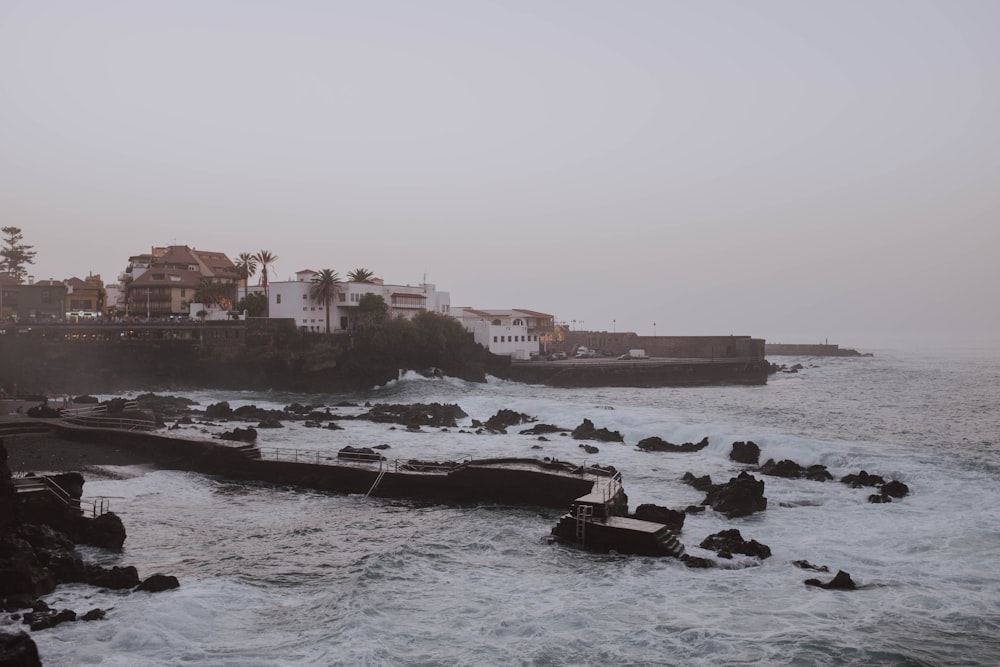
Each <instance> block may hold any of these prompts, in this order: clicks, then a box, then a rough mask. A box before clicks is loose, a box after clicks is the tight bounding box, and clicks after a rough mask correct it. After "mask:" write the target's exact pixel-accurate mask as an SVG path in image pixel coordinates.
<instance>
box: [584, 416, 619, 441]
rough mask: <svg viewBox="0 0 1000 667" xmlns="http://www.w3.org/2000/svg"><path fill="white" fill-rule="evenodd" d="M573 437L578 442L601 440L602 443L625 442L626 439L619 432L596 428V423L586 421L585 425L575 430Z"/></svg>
mask: <svg viewBox="0 0 1000 667" xmlns="http://www.w3.org/2000/svg"><path fill="white" fill-rule="evenodd" d="M573 437H574V438H575V439H576V440H599V441H601V442H625V438H624V437H622V434H621V433H619V432H618V431H609V430H608V429H606V428H600V429H599V428H595V427H594V422H592V421H590V420H589V419H584V420H583V423H581V424H580V425H579V426H577V427H576V428H575V429H573Z"/></svg>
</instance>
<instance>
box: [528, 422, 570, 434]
mask: <svg viewBox="0 0 1000 667" xmlns="http://www.w3.org/2000/svg"><path fill="white" fill-rule="evenodd" d="M568 430H569V429H566V428H561V427H559V426H553V425H552V424H535V425H534V426H532V427H531V428H526V429H524V430H523V431H519V433H520V434H521V435H545V434H546V433H558V432H559V431H568Z"/></svg>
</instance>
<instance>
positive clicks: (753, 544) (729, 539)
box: [698, 528, 771, 560]
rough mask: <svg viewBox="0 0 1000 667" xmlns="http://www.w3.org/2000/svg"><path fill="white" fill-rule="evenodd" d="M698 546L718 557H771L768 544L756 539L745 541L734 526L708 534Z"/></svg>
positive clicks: (763, 558)
mask: <svg viewBox="0 0 1000 667" xmlns="http://www.w3.org/2000/svg"><path fill="white" fill-rule="evenodd" d="M698 546H700V547H701V548H702V549H709V550H711V551H714V552H715V553H717V554H719V558H726V559H730V558H732V557H733V554H743V555H744V556H753V557H755V558H759V559H760V560H765V559H767V558H770V557H771V548H770V547H769V546H767V545H766V544H761V543H760V542H758V541H757V540H750V541H749V542H748V541H746V540H745V539H743V535H742V534H740V531H739V530H737V529H736V528H731V529H729V530H723V531H720V532H718V533H714V534H712V535H709V536H708V537H706V538H705V539H704V540H702V542H701V544H700V545H698Z"/></svg>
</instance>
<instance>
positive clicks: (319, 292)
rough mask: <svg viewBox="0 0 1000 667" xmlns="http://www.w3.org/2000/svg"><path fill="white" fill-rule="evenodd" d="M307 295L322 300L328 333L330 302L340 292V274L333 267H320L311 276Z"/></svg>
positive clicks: (328, 331)
mask: <svg viewBox="0 0 1000 667" xmlns="http://www.w3.org/2000/svg"><path fill="white" fill-rule="evenodd" d="M311 282H312V286H311V287H310V288H309V296H311V297H312V298H314V299H316V300H318V301H322V302H323V306H324V307H325V308H326V332H327V333H330V303H331V302H332V301H333V300H334V299H335V298H336V297H337V295H338V294H340V276H338V275H337V272H336V271H334V270H333V269H322V270H321V271H320V272H319V273H317V274H316V275H315V276H313V279H312V281H311Z"/></svg>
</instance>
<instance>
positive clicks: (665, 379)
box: [510, 358, 770, 387]
mask: <svg viewBox="0 0 1000 667" xmlns="http://www.w3.org/2000/svg"><path fill="white" fill-rule="evenodd" d="M769 372H770V366H769V364H768V363H767V362H766V361H764V360H763V359H759V360H758V359H714V360H713V359H669V358H652V359H633V360H628V361H626V360H618V359H567V360H564V361H525V362H517V363H514V364H512V365H511V369H510V379H512V380H515V381H517V382H526V383H528V384H542V385H549V386H553V387H696V386H706V385H733V384H736V385H761V384H767V376H768V373H769Z"/></svg>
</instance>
